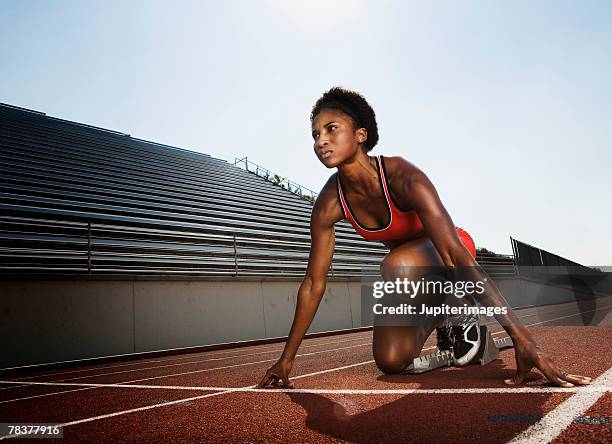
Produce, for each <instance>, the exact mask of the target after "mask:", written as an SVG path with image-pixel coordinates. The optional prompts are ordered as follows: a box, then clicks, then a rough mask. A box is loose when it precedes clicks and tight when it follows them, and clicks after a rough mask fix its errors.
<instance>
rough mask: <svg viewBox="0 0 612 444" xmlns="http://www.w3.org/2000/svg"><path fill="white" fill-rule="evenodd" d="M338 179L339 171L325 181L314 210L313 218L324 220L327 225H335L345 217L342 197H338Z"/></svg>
mask: <svg viewBox="0 0 612 444" xmlns="http://www.w3.org/2000/svg"><path fill="white" fill-rule="evenodd" d="M337 181H338V173H337V172H335V173H334V174H332V175H331V176H329V178H328V179H327V182H325V185H323V188H321V191H320V192H319V195H318V196H317V200H315V205H314V208H313V210H312V216H313V218H315V219H317V220H318V221H321V222H324V223H325V224H326V225H327V224H330V225H333V224H334V223H336V222H338V221H340V220H342V219H344V213H343V212H342V208H341V206H340V199H339V197H338V185H337Z"/></svg>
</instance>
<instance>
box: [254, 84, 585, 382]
mask: <svg viewBox="0 0 612 444" xmlns="http://www.w3.org/2000/svg"><path fill="white" fill-rule="evenodd" d="M310 121H311V128H312V137H313V138H314V151H315V154H316V155H317V157H318V158H319V160H320V161H321V163H323V165H325V166H326V167H327V168H336V169H337V172H336V173H334V174H333V175H332V176H331V177H330V178H329V180H328V181H327V183H326V184H325V185H324V186H323V189H322V190H321V193H320V194H319V196H318V198H317V200H316V202H315V205H314V208H313V210H312V214H311V220H310V231H311V250H310V256H309V259H308V267H307V270H306V274H305V277H304V279H303V281H302V284H301V286H300V289H299V291H298V297H297V307H296V311H295V315H294V319H293V324H292V326H291V330H290V332H289V338H288V339H287V342H286V344H285V348H284V351H283V353H282V355H281V357H280V359H279V360H278V361H277V362H276V363H275V364H274V365H273V366H272V367H270V368H269V369H268V371H267V372H266V374H265V375H264V377H263V378H262V379H261V381H260V383H259V384H258V385H257V387H260V388H261V387H265V386H268V385H272V386H277V385H280V384H281V383H282V384H283V385H284V386H286V387H292V386H293V385H292V383H291V382H290V380H289V373H290V372H291V369H292V367H293V362H294V359H295V355H296V353H297V350H298V347H299V345H300V343H301V342H302V339H303V338H304V335H305V334H306V331H307V330H308V328H309V326H310V324H311V322H312V320H313V318H314V316H315V313H316V311H317V308H318V306H319V303H320V301H321V299H322V297H323V294H324V292H325V287H326V282H327V273H328V270H329V268H330V264H331V261H332V256H333V251H334V244H335V239H334V224H335V223H336V222H338V221H340V220H343V219H347V220H348V221H349V222H350V223H351V224H352V225H353V227H354V228H355V230H356V231H357V232H358V233H359V234H360V235H361V236H363V237H364V238H366V239H369V240H378V241H381V242H383V244H384V245H385V246H386V247H387V248H388V249H389V253H388V254H387V256H386V257H385V258H384V260H383V262H382V264H381V272H382V275H383V278H384V279H385V280H393V279H395V278H397V277H402V276H404V277H406V276H408V275H410V270H417V269H421V268H417V267H427V266H430V267H431V266H433V267H435V266H439V267H450V269H455V268H457V267H462V268H463V267H466V268H467V267H472V268H471V269H473V270H475V272H476V273H477V274H478V276H480V277H486V274H485V273H484V271H482V269H481V268H480V266H479V265H478V263H477V262H476V260H475V255H476V252H475V248H474V243H473V241H472V240H471V237H470V236H469V235H468V234H467V233H466V232H465V231H463V230H461V229H460V228H457V227H455V225H454V224H453V221H452V220H451V217H450V216H449V214H448V213H447V211H446V210H445V208H444V206H443V205H442V202H441V201H440V198H439V197H438V194H437V192H436V189H435V188H434V186H433V184H432V183H431V182H430V180H429V179H428V178H427V176H426V175H425V174H424V173H423V172H422V171H421V170H419V169H418V168H417V167H416V166H415V165H413V164H412V163H410V162H408V161H406V160H404V159H403V158H401V157H384V158H383V156H376V157H372V156H369V155H368V152H369V151H370V150H371V149H372V148H374V146H375V145H376V143H377V142H378V129H377V124H376V117H375V114H374V111H373V109H372V108H371V107H370V105H369V104H368V103H367V101H366V100H365V98H363V96H361V95H360V94H358V93H356V92H354V91H350V90H347V89H344V88H338V87H336V88H332V89H330V90H329V91H327V92H326V93H325V94H324V95H323V96H322V97H321V98H320V99H319V100H318V101H317V102H316V104H315V106H314V107H313V109H312V112H311V115H310ZM349 202H350V204H349ZM402 270H404V271H402ZM406 270H408V271H406ZM410 277H412V278H414V276H410ZM484 289H485V291H484V292H483V293H482V294H480V295H475V297H476V299H477V301H478V302H479V303H480V305H482V306H484V307H507V312H506V314H498V315H495V318H496V319H497V321H499V323H500V324H501V325H502V326H503V328H504V329H505V330H506V331H507V332H508V334H509V335H510V337H511V338H512V341H513V343H514V350H515V354H516V365H517V371H516V374H515V376H514V377H513V378H512V379H508V380H506V381H505V382H506V383H507V384H516V385H518V384H521V383H522V382H523V381H524V378H525V376H526V375H527V373H528V372H529V371H530V370H531V369H532V368H533V367H537V368H538V369H539V370H540V371H541V372H542V373H543V374H544V375H545V376H546V377H547V378H548V379H549V380H550V381H551V382H552V383H553V384H556V385H559V386H562V387H572V386H573V385H575V384H579V385H586V384H589V383H590V382H591V379H590V378H588V377H585V376H579V375H571V374H568V373H566V372H563V371H561V370H560V369H559V368H558V367H557V366H556V365H555V364H554V363H553V361H552V360H551V359H550V357H549V356H548V355H547V354H546V353H545V352H543V351H542V350H541V349H540V348H539V347H538V346H537V345H536V343H535V341H534V339H533V337H532V336H531V334H530V333H529V332H528V331H527V329H526V328H525V327H524V326H523V325H522V324H521V323H520V321H519V320H518V318H517V317H516V315H515V313H514V312H513V311H512V309H511V308H510V307H508V305H507V303H506V300H505V299H504V297H503V296H502V295H501V293H500V292H499V290H498V289H497V287H496V286H495V284H494V283H493V282H492V281H491V280H490V279H487V280H486V284H485V287H484ZM422 321H423V322H422V323H419V324H418V325H376V323H375V324H374V330H373V347H372V348H373V354H374V360H375V362H376V365H377V366H378V368H379V369H380V370H381V371H382V372H384V373H385V374H396V373H401V372H403V371H405V370H406V369H407V368H408V367H409V365H410V364H411V363H412V360H413V359H414V358H415V357H417V356H419V354H420V351H421V349H422V347H423V344H424V342H425V340H426V339H427V338H428V337H429V335H430V334H431V332H433V330H434V329H435V328H436V327H438V328H440V325H441V320H440V318H439V317H433V316H430V317H428V316H423V320H422ZM468 330H472V331H473V332H474V331H479V329H478V328H477V323H475V322H474V321H471V322H467V323H466V324H463V325H460V326H459V328H458V329H457V328H453V330H452V331H451V330H448V329H439V331H438V334H439V338H438V346H439V348H443V346H444V343H445V341H446V342H447V341H448V340H449V338H448V337H444V335H445V334H446V335H454V336H453V337H452V338H450V340H451V342H452V343H453V344H454V346H453V351H454V354H455V363H456V364H458V365H464V364H467V363H468V362H469V361H470V360H471V359H472V358H473V357H474V355H475V353H476V352H477V349H478V345H479V343H480V338H479V337H472V339H474V340H472V341H470V340H469V338H468V335H467V333H466V332H467V331H468ZM440 336H442V337H440ZM458 354H459V356H458Z"/></svg>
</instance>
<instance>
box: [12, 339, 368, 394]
mask: <svg viewBox="0 0 612 444" xmlns="http://www.w3.org/2000/svg"><path fill="white" fill-rule="evenodd" d="M365 345H372V344H371V343H370V342H366V343H363V344H357V345H350V346H347V347H339V348H335V349H331V350H322V351H316V352H310V353H301V354H298V355H296V357H298V356H312V355H318V354H321V353H328V352H332V351H337V350H346V349H349V348H356V347H363V346H365ZM274 361H277V358H273V359H264V360H261V361H252V362H244V363H241V364H232V365H224V366H222V367H214V368H205V369H201V370H192V371H189V372H181V373H172V374H170V375H162V376H152V377H149V378H140V379H133V380H131V381H125V382H120V383H119V384H129V383H131V382H142V381H151V380H154V379H162V378H172V377H175V376H184V375H192V374H194V373H204V372H210V371H214V370H225V369H228V368H235V367H243V366H246V365H254V364H261V363H264V362H274ZM355 365H361V364H355ZM330 371H331V370H330ZM298 377H299V376H298ZM296 378H297V377H296ZM73 379H74V378H73ZM77 379H78V378H77ZM293 379H295V378H293ZM32 382H34V381H29V382H23V381H19V384H23V385H30V384H31V383H32ZM54 382H55V383H58V382H60V381H54ZM20 387H21V386H20ZM94 388H95V387H88V388H82V389H76V390H64V391H61V392H53V393H44V394H41V395H33V396H25V397H22V398H13V399H7V400H4V401H0V404H5V403H9V402H15V401H24V400H27V399H34V398H43V397H46V396H54V395H59V394H62V393H71V392H78V391H82V390H92V389H94Z"/></svg>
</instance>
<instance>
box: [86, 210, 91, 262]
mask: <svg viewBox="0 0 612 444" xmlns="http://www.w3.org/2000/svg"><path fill="white" fill-rule="evenodd" d="M87 273H91V222H90V221H87Z"/></svg>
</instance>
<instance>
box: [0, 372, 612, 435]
mask: <svg viewBox="0 0 612 444" xmlns="http://www.w3.org/2000/svg"><path fill="white" fill-rule="evenodd" d="M305 376H309V375H302V376H301V377H305ZM293 379H296V378H293ZM609 385H610V383H608V386H609ZM117 386H119V387H121V385H119V384H117ZM164 388H166V387H164ZM529 389H531V390H539V391H537V392H535V393H542V391H544V390H546V391H547V392H555V391H557V390H559V391H563V392H571V391H577V390H578V387H573V388H562V387H542V388H536V387H534V388H529V387H514V388H503V389H501V388H500V389H494V388H489V389H404V390H401V389H400V390H395V391H393V392H395V393H380V392H383V391H386V392H391V391H392V390H378V391H376V392H377V393H371V392H374V391H373V390H334V391H331V390H317V389H286V388H285V389H283V388H280V389H255V388H254V386H252V385H251V386H246V387H237V388H229V389H227V390H223V391H220V392H216V393H208V394H206V395H201V396H192V397H190V398H181V399H177V400H175V401H168V402H163V403H160V404H153V405H148V406H144V407H138V408H134V409H129V410H122V411H119V412H113V413H107V414H106V415H98V416H93V417H90V418H83V419H79V420H76V421H71V422H65V423H63V424H59V425H60V426H62V427H68V426H72V425H77V424H83V423H87V422H93V421H98V420H101V419H106V418H112V417H114V416H121V415H126V414H129V413H136V412H142V411H146V410H151V409H156V408H160V407H166V406H169V405H174V404H181V403H184V402H189V401H195V400H199V399H204V398H210V397H213V396H219V395H224V394H227V393H234V392H238V391H261V392H265V393H278V392H290V393H320V394H332V393H333V394H356V393H355V392H364V393H363V394H379V395H380V394H401V395H406V394H415V393H417V394H429V393H431V394H458V393H475V394H481V393H533V392H530V391H527V390H529ZM580 389H581V391H582V390H583V389H586V390H585V391H588V389H589V387H581V388H580ZM483 390H484V391H483ZM499 390H503V391H499ZM607 390H609V389H607ZM496 391H497V392H496ZM604 391H605V390H603V391H599V392H597V393H598V394H599V396H601V394H602V393H603V392H604ZM398 392H400V393H398ZM591 392H592V391H591ZM599 396H598V397H599ZM8 437H9V436H7V435H5V436H0V440H3V439H6V438H8ZM531 442H533V441H531Z"/></svg>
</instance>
